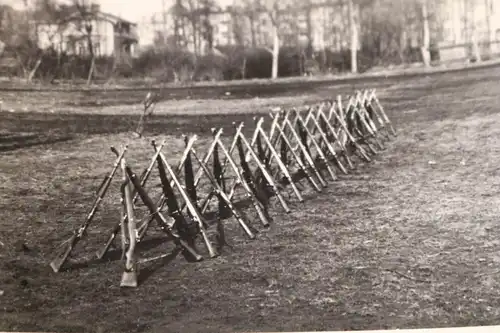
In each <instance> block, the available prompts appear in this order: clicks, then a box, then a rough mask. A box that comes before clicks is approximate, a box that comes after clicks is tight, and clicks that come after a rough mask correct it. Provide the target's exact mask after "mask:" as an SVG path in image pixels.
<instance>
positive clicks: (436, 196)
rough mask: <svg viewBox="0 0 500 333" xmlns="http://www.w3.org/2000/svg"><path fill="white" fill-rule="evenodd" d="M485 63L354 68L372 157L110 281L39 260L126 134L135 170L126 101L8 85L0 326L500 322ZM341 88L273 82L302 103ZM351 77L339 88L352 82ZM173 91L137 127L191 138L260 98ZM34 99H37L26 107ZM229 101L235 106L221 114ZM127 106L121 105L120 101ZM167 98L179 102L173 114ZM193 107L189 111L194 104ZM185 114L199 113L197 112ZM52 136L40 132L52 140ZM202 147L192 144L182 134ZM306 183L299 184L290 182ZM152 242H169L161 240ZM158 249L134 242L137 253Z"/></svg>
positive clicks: (83, 205) (495, 182)
mask: <svg viewBox="0 0 500 333" xmlns="http://www.w3.org/2000/svg"><path fill="white" fill-rule="evenodd" d="M499 77H500V69H499V68H496V69H491V68H489V69H482V70H471V71H468V72H460V73H449V74H442V75H436V76H432V77H428V78H426V77H421V78H418V79H413V80H401V81H398V82H392V83H391V84H390V85H388V84H387V83H385V82H383V81H382V80H381V81H380V82H367V83H365V85H366V86H367V87H374V88H379V95H380V97H381V100H382V103H383V105H384V106H385V107H386V110H387V113H388V115H389V117H390V118H391V119H392V120H393V122H394V124H395V126H396V128H397V130H398V132H399V135H398V137H397V138H396V139H395V140H393V141H392V142H390V143H388V144H387V149H386V150H384V151H383V152H381V153H380V154H379V155H378V156H377V157H376V158H375V160H374V161H373V163H371V164H365V165H363V164H362V165H360V166H359V167H358V168H357V169H356V171H354V172H352V174H351V175H349V176H343V177H341V179H340V180H338V181H336V182H331V183H330V184H329V186H328V188H327V189H326V190H325V191H324V192H325V193H323V194H314V193H310V194H308V196H307V200H306V202H305V203H304V204H298V203H297V202H296V200H294V199H293V198H291V207H292V213H290V214H284V213H282V210H281V208H280V207H279V206H278V205H277V204H275V206H274V208H273V209H272V210H271V212H272V215H273V219H274V223H273V225H272V226H271V228H270V229H267V230H265V229H262V228H259V226H258V223H257V220H256V219H253V221H254V223H253V225H254V226H255V227H256V228H259V230H260V232H259V234H258V237H257V239H256V240H253V241H249V240H247V239H246V238H245V237H244V236H243V235H242V233H241V231H240V230H239V229H238V228H237V227H235V223H234V222H233V221H231V220H228V222H227V224H228V233H229V236H228V238H229V239H230V241H231V242H232V244H233V246H234V248H233V250H226V251H225V252H224V253H223V255H222V256H220V257H219V258H217V259H207V260H205V261H204V262H202V263H187V262H186V261H184V260H183V259H182V257H181V256H179V257H177V258H175V259H173V260H163V261H161V262H155V263H151V264H147V265H145V266H144V267H143V268H142V271H141V279H142V283H141V286H140V287H139V288H137V289H135V290H123V289H120V288H119V287H118V284H119V280H120V276H121V271H122V267H121V265H120V264H119V262H117V261H109V262H100V263H99V262H94V263H92V264H90V265H81V267H79V268H75V269H73V270H70V271H66V272H62V273H59V274H55V273H53V272H52V270H51V269H50V267H49V266H48V263H49V262H50V260H51V259H52V258H53V255H54V249H55V247H56V246H57V245H58V244H60V243H62V242H63V241H64V240H65V239H66V238H67V237H69V236H70V235H71V232H72V230H74V229H75V228H76V227H77V226H78V225H79V223H81V222H82V221H83V219H84V217H85V214H86V212H87V210H88V209H89V207H90V205H91V203H92V199H93V196H94V194H95V190H96V187H97V186H98V184H99V183H100V181H101V179H102V177H103V176H104V175H105V174H106V173H107V172H108V170H109V169H110V167H111V164H112V162H113V159H114V157H113V155H112V154H111V152H110V151H109V147H110V146H111V145H115V146H117V147H119V146H120V144H123V143H127V142H128V143H129V144H130V150H131V154H130V158H129V159H130V163H131V164H132V165H133V166H134V168H135V169H137V170H139V168H140V167H143V166H144V165H146V164H147V162H148V160H149V157H150V156H151V152H152V148H151V145H150V142H149V141H148V140H149V139H148V140H132V139H131V135H130V132H129V131H130V130H131V129H133V128H134V126H135V122H136V121H137V117H138V115H139V111H140V108H139V107H138V106H132V107H131V106H123V108H113V107H102V108H97V107H96V108H94V112H89V109H85V108H81V107H67V108H65V107H64V106H59V107H58V108H57V109H56V110H53V111H54V112H40V109H44V107H46V103H45V101H42V100H33V99H30V98H28V97H26V98H24V99H23V102H22V103H23V104H22V105H25V106H26V108H27V109H26V110H21V111H17V110H16V111H14V112H5V111H4V112H0V120H1V121H0V147H1V149H2V150H3V152H2V153H1V159H0V170H1V171H2V173H1V183H0V196H1V200H0V209H1V210H2V212H3V219H2V222H1V227H0V242H1V243H0V290H1V291H2V292H1V293H0V330H3V331H13V330H18V331H21V330H22V331H30V330H31V331H36V330H39V331H40V330H43V331H59V332H165V331H172V332H181V331H182V332H225V331H245V330H246V331H249V330H254V331H257V330H258V331H273V330H274V331H278V330H281V331H283V330H288V331H304V330H308V331H313V330H344V329H352V330H355V329H356V330H357V329H382V328H417V327H440V326H473V325H487V324H498V323H499V320H500V290H499V289H498V288H497V286H498V284H499V282H500V256H499V255H498V253H499V248H500V241H499V240H498V239H499V234H500V228H499V226H498V224H497V223H496V222H497V221H498V217H499V216H500V208H499V204H498V202H499V200H498V188H499V186H500V177H499V176H498V174H499V165H500V148H497V145H498V146H499V147H500V139H499V138H500V114H499V112H498V105H499V104H498V103H499V102H500V97H499V95H498V92H497V89H496V83H497V82H498V78H499ZM349 88H352V87H345V90H343V89H339V90H336V89H328V88H327V87H326V88H321V89H318V90H317V91H308V92H307V93H306V94H303V95H298V94H295V95H296V96H284V97H282V98H283V99H282V101H284V102H285V104H287V105H291V104H294V103H295V102H296V103H297V104H300V103H304V102H306V103H307V102H312V101H315V100H321V99H323V98H326V97H330V98H332V97H335V95H336V94H337V93H347V92H349ZM355 88H356V87H355ZM248 101H249V100H242V101H237V100H231V101H225V100H220V101H215V100H213V101H210V102H206V101H205V102H203V103H202V102H196V101H177V102H175V103H176V104H175V103H174V104H172V103H171V102H165V103H162V104H161V105H159V106H158V110H157V111H158V112H157V114H156V116H155V117H154V118H153V119H151V122H150V123H149V124H148V125H147V131H148V132H147V134H148V136H150V137H155V138H157V139H158V140H160V139H161V138H166V139H168V147H166V152H167V155H168V158H169V159H170V160H171V161H172V162H174V161H176V160H177V159H178V158H179V157H180V152H181V148H182V141H181V138H180V134H182V133H185V134H193V133H196V134H198V135H199V136H200V145H197V146H196V147H202V146H203V145H205V144H206V142H207V137H208V136H209V135H210V134H209V130H210V127H217V126H223V127H224V128H225V129H227V134H230V132H231V128H232V127H233V125H232V123H233V122H235V121H236V122H238V121H242V120H245V123H247V124H248V126H247V127H248V128H247V130H248V131H250V130H251V124H252V123H253V121H252V116H253V115H259V114H260V115H262V114H265V113H267V111H266V110H268V108H269V107H272V106H276V105H279V104H280V98H272V99H270V100H255V101H254V100H252V101H253V103H249V102H248ZM35 106H37V108H36V109H38V110H36V109H35ZM233 108H235V109H236V111H234V112H231V110H232V109H233ZM132 109H134V110H135V111H134V110H132ZM179 109H182V110H183V111H182V112H178V111H179ZM198 110H199V111H198ZM198 112H199V113H198ZM56 141H57V142H56ZM197 149H198V150H199V151H202V150H203V149H202V148H197ZM117 186H118V185H117V184H114V185H113V187H112V189H111V192H110V193H111V194H110V196H109V198H107V199H106V201H105V203H104V206H103V208H102V210H101V212H100V214H99V217H98V218H97V219H96V221H95V224H94V225H93V226H92V227H91V229H90V230H89V233H88V235H87V238H86V239H85V240H84V241H82V242H81V243H80V244H79V245H78V248H77V250H76V251H75V257H77V258H79V257H92V255H93V253H94V252H95V251H96V250H98V249H99V247H100V245H101V244H102V242H103V239H104V238H105V236H106V234H107V232H108V230H109V228H111V226H112V225H113V224H114V223H115V222H116V220H117V218H118V216H119V205H118V204H117ZM306 186H307V185H306ZM167 247H168V246H167ZM165 250H166V248H162V249H155V250H152V249H151V250H149V249H143V251H142V252H141V255H143V254H144V255H146V254H150V253H152V251H165Z"/></svg>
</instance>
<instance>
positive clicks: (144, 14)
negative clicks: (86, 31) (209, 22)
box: [0, 0, 233, 23]
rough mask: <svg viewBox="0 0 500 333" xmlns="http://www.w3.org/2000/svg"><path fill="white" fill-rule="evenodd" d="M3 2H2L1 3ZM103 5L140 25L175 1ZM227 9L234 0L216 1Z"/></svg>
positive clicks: (107, 0) (116, 0)
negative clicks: (143, 20) (145, 19)
mask: <svg viewBox="0 0 500 333" xmlns="http://www.w3.org/2000/svg"><path fill="white" fill-rule="evenodd" d="M1 1H2V0H0V2H1ZM95 1H96V2H98V3H100V4H101V10H102V11H103V12H108V13H110V14H115V15H118V16H121V17H122V18H124V19H127V20H129V21H132V22H137V23H140V22H141V20H142V19H143V18H150V17H151V16H152V15H153V14H154V13H155V12H161V11H162V3H165V7H166V8H167V9H168V8H169V7H171V6H172V5H173V4H174V3H175V0H121V1H120V0H95ZM216 1H217V3H218V4H219V5H220V6H222V7H225V6H227V5H230V4H232V3H233V0H216Z"/></svg>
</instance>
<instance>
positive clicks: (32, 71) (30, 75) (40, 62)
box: [26, 56, 42, 82]
mask: <svg viewBox="0 0 500 333" xmlns="http://www.w3.org/2000/svg"><path fill="white" fill-rule="evenodd" d="M41 64H42V57H41V56H40V58H38V60H37V61H36V63H35V66H34V67H33V69H32V70H30V72H29V74H28V77H27V78H26V81H28V82H31V81H33V78H34V77H35V74H36V71H37V70H38V68H39V67H40V65H41Z"/></svg>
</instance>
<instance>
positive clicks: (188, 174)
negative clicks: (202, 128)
mask: <svg viewBox="0 0 500 333" xmlns="http://www.w3.org/2000/svg"><path fill="white" fill-rule="evenodd" d="M188 143H189V140H188V137H187V136H184V144H185V147H186V148H187V147H188ZM190 152H191V151H189V152H188V155H187V157H186V162H184V179H185V182H186V192H187V194H188V195H189V198H190V199H191V201H192V202H193V205H194V206H195V207H196V208H198V195H197V193H196V185H195V182H194V172H193V162H192V161H191V154H190Z"/></svg>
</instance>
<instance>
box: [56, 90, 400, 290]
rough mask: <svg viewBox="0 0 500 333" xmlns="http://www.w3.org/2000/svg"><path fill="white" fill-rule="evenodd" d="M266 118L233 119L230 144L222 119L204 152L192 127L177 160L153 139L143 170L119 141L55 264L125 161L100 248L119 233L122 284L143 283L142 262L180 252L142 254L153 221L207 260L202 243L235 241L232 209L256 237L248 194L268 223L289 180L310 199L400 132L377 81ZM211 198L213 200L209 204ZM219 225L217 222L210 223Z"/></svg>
mask: <svg viewBox="0 0 500 333" xmlns="http://www.w3.org/2000/svg"><path fill="white" fill-rule="evenodd" d="M265 119H266V118H264V117H260V118H254V120H255V129H254V130H253V134H252V137H251V138H247V137H246V136H245V134H244V133H243V128H244V123H240V124H235V132H234V135H232V140H231V143H230V144H227V145H226V144H224V142H223V140H222V135H223V129H222V128H219V129H212V138H210V144H209V146H208V149H207V151H206V153H205V154H203V156H202V155H200V154H199V153H197V152H196V150H195V148H194V144H195V142H196V141H197V140H198V136H197V135H193V136H191V137H187V136H184V143H185V148H184V151H183V154H182V156H181V159H180V160H179V162H178V163H177V165H176V166H175V167H172V166H171V165H170V163H169V162H168V161H167V158H166V156H165V154H164V153H163V152H162V148H163V146H164V145H165V144H166V142H165V141H163V142H162V143H160V144H157V143H156V142H155V141H152V146H153V147H152V148H153V152H154V153H153V156H152V158H151V161H150V163H149V165H148V167H147V168H145V169H144V171H143V172H142V174H141V175H139V176H138V175H137V174H136V173H135V172H134V171H133V169H132V167H131V166H130V165H129V164H128V163H127V161H126V158H125V155H126V152H127V146H124V147H123V149H121V151H118V150H117V149H116V148H114V147H112V148H111V150H112V151H113V153H114V154H115V155H116V160H115V162H114V165H113V168H112V170H111V172H110V173H109V174H108V175H107V176H106V177H105V178H104V180H103V182H102V183H101V185H100V187H99V189H98V191H97V197H96V199H95V201H94V204H93V205H92V207H91V209H90V212H89V213H88V214H87V216H86V219H85V221H84V222H83V223H82V224H81V226H80V227H79V228H78V229H76V230H75V232H74V234H73V236H72V237H71V238H70V239H69V240H67V241H66V242H64V243H63V244H64V245H65V246H61V249H60V250H59V253H58V254H57V256H56V258H55V259H54V260H53V261H52V262H51V264H50V265H51V267H52V269H53V270H54V271H55V272H59V271H60V270H61V269H62V267H63V265H64V264H65V263H66V262H67V261H68V258H69V257H70V254H71V252H72V251H73V249H74V248H75V246H76V244H77V242H78V241H79V240H81V239H82V238H83V237H84V235H85V234H86V231H87V229H88V227H89V225H90V224H91V222H92V220H93V218H94V216H95V214H96V213H97V211H98V209H99V207H100V205H101V203H102V201H103V199H104V197H105V195H106V192H107V190H108V189H109V187H110V184H111V181H112V179H113V178H114V176H115V174H116V173H117V171H118V169H121V170H122V182H121V186H120V191H121V207H122V211H121V217H120V219H119V220H117V221H116V223H115V225H114V226H113V227H112V228H111V230H110V232H109V236H108V237H107V241H106V243H105V244H104V246H103V248H102V249H100V250H99V251H98V252H97V258H98V259H103V258H105V256H106V254H107V253H108V252H109V250H110V249H111V247H112V246H113V245H114V243H115V240H116V239H117V238H118V237H119V236H120V237H119V238H120V239H121V242H120V250H121V258H122V261H123V264H124V272H123V275H122V279H121V283H120V286H123V287H136V286H137V285H138V272H139V270H138V267H139V265H141V264H144V263H146V262H149V261H152V260H157V259H160V258H163V257H166V256H171V255H172V253H168V254H162V255H159V256H155V257H152V258H147V259H138V258H137V253H136V252H137V245H138V244H139V243H140V242H143V241H144V239H145V236H146V234H147V232H148V230H149V229H150V227H151V225H152V223H153V222H155V224H156V225H157V226H158V228H159V229H158V230H159V231H161V232H162V233H163V234H166V236H167V237H165V240H166V241H169V240H170V241H173V243H174V244H175V249H174V253H182V254H183V256H184V258H185V259H186V260H188V261H190V262H198V261H201V260H203V256H202V255H201V254H200V250H199V249H198V248H197V243H202V244H203V245H204V247H205V248H206V253H207V254H208V256H209V257H211V258H214V257H217V256H218V255H219V253H220V252H221V250H222V248H223V247H224V246H226V245H228V244H229V243H228V242H227V239H226V237H225V232H224V223H225V220H227V219H228V218H233V219H234V220H235V221H236V222H237V223H238V225H239V226H240V227H241V229H242V231H243V233H244V234H245V235H246V236H247V237H248V238H249V239H254V238H255V237H256V232H257V229H256V228H255V227H252V226H251V225H250V223H249V221H248V215H247V214H246V213H245V212H244V211H243V207H244V205H243V203H244V202H246V203H247V206H250V207H253V209H254V212H255V213H256V216H257V218H258V219H259V220H260V223H261V225H262V226H263V227H265V228H266V227H269V226H270V225H271V223H272V218H271V217H270V215H269V207H270V204H271V201H272V199H273V198H276V199H277V201H278V203H279V205H280V206H281V207H282V209H283V210H284V211H285V212H286V213H289V212H290V211H291V209H290V207H289V204H288V202H289V200H290V197H288V198H287V199H285V196H284V190H285V189H286V187H287V186H289V188H291V189H292V192H293V195H294V196H295V197H296V199H297V200H298V201H299V202H304V196H303V192H304V190H305V187H304V185H303V184H302V183H301V182H302V181H303V180H305V181H306V182H307V183H308V184H309V187H310V188H311V189H312V190H314V191H316V192H322V189H323V188H324V187H326V186H328V183H327V181H328V179H331V180H337V179H338V177H337V173H338V172H340V173H342V174H348V173H349V170H352V169H354V168H355V162H356V159H357V160H363V161H365V162H370V161H371V160H372V157H373V155H376V154H377V153H378V152H379V151H380V150H383V149H384V142H383V141H384V140H389V139H390V138H391V136H395V135H396V133H395V131H394V128H393V126H392V123H391V121H390V120H389V118H388V117H387V114H386V112H385V110H384V108H383V107H382V105H381V104H380V101H379V99H378V98H377V96H376V92H375V90H365V91H362V92H361V91H357V92H355V94H353V95H352V96H348V97H347V98H342V97H341V96H338V97H337V99H336V100H329V101H324V102H322V103H318V104H316V105H313V106H307V107H304V108H303V109H302V110H299V109H290V110H283V109H280V110H277V111H272V112H270V113H269V118H268V119H270V121H271V124H270V127H269V128H268V130H266V129H265V128H264V125H265ZM234 155H237V157H235V156H234ZM155 166H156V167H157V170H158V176H159V180H160V188H161V194H160V196H159V198H158V199H154V198H153V195H151V194H150V193H148V191H147V190H146V182H147V181H148V179H150V178H151V177H150V176H151V174H152V171H153V169H154V167H155ZM195 166H197V168H196V167H195ZM195 169H196V172H195ZM203 181H204V183H205V186H203V185H202V184H203ZM238 191H239V192H240V194H241V195H240V196H239V197H238ZM238 198H240V199H239V200H237V199H238ZM139 199H140V200H141V202H142V203H143V204H144V206H145V207H146V209H147V214H146V215H145V216H144V217H143V218H142V219H138V218H137V215H138V213H137V201H138V200H139ZM213 199H215V200H213ZM212 203H213V204H214V205H215V209H212V210H210V208H211V207H213V205H212ZM210 212H212V215H211V216H212V218H210V217H209V216H210V214H209V213H210ZM213 225H215V226H216V227H215V228H211V226H213ZM212 229H213V233H212V234H210V233H209V230H212ZM211 236H213V237H211ZM214 243H215V244H214ZM114 247H116V246H114Z"/></svg>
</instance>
